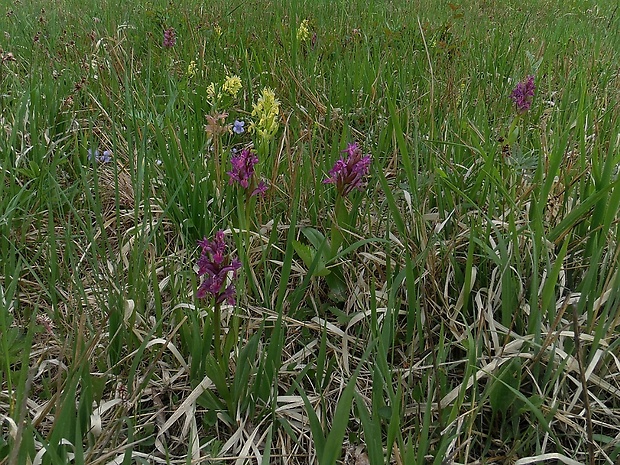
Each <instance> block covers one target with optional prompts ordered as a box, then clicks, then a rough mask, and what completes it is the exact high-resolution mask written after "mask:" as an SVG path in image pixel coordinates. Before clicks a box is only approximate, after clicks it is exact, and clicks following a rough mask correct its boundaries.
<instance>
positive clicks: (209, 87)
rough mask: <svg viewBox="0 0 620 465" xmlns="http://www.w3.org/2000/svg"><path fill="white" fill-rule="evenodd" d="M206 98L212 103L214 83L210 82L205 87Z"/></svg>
mask: <svg viewBox="0 0 620 465" xmlns="http://www.w3.org/2000/svg"><path fill="white" fill-rule="evenodd" d="M207 97H209V100H211V101H213V100H214V99H215V83H214V82H212V83H211V84H209V85H208V86H207Z"/></svg>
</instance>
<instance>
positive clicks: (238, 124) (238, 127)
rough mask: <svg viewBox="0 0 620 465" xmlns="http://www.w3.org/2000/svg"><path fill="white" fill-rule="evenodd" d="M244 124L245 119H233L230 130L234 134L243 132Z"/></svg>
mask: <svg viewBox="0 0 620 465" xmlns="http://www.w3.org/2000/svg"><path fill="white" fill-rule="evenodd" d="M244 126H245V121H240V120H235V122H234V123H233V127H232V130H233V132H234V133H235V134H243V133H244V132H245V129H244Z"/></svg>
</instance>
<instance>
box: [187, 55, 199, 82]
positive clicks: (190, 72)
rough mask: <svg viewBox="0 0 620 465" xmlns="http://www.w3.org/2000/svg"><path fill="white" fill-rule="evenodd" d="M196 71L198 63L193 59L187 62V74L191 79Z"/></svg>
mask: <svg viewBox="0 0 620 465" xmlns="http://www.w3.org/2000/svg"><path fill="white" fill-rule="evenodd" d="M197 72H198V65H197V64H196V61H195V60H192V61H190V62H189V66H188V67H187V76H188V77H189V78H190V79H192V78H194V77H195V76H196V73H197Z"/></svg>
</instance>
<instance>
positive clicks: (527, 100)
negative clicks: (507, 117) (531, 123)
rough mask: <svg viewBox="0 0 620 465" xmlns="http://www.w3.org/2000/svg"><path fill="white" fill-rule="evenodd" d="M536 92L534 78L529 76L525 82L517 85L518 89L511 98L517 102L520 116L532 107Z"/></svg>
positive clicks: (516, 88)
mask: <svg viewBox="0 0 620 465" xmlns="http://www.w3.org/2000/svg"><path fill="white" fill-rule="evenodd" d="M535 90H536V86H535V85H534V76H528V77H527V78H525V79H524V80H523V81H521V82H519V83H517V85H516V87H515V88H514V90H513V91H512V93H511V94H510V98H511V99H512V100H513V101H514V102H515V105H516V106H517V111H518V112H519V113H520V114H523V113H525V112H526V111H528V110H529V109H530V107H531V106H532V100H533V99H534V91H535Z"/></svg>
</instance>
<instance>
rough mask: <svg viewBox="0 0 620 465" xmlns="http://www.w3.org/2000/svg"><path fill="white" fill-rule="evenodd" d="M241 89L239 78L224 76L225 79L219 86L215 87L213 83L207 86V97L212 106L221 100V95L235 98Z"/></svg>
mask: <svg viewBox="0 0 620 465" xmlns="http://www.w3.org/2000/svg"><path fill="white" fill-rule="evenodd" d="M242 87H243V84H242V83H241V78H239V76H236V75H233V76H226V79H225V80H224V83H223V84H222V85H221V86H220V85H216V84H215V83H214V82H212V83H211V84H209V85H208V86H207V97H208V98H209V100H210V101H211V103H212V104H214V103H215V102H218V101H219V100H220V99H221V98H222V94H225V95H228V96H230V97H232V98H236V97H237V94H238V93H239V91H240V90H241V88H242Z"/></svg>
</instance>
